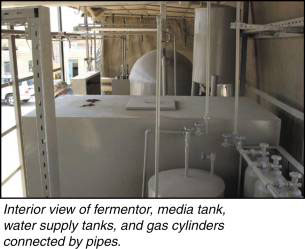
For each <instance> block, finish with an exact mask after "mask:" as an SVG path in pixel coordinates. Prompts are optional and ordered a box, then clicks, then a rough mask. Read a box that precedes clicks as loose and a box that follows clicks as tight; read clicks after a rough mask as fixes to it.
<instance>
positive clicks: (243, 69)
mask: <svg viewBox="0 0 305 249" xmlns="http://www.w3.org/2000/svg"><path fill="white" fill-rule="evenodd" d="M248 17H249V1H246V2H243V22H244V23H248ZM254 40H255V39H254ZM247 48H248V36H247V35H243V36H242V43H241V64H240V95H241V96H243V95H245V92H246V72H247V53H248V52H247Z"/></svg>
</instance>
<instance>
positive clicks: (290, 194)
mask: <svg viewBox="0 0 305 249" xmlns="http://www.w3.org/2000/svg"><path fill="white" fill-rule="evenodd" d="M289 176H290V177H291V181H290V182H288V184H287V185H286V188H284V190H283V191H282V192H283V195H284V196H283V197H287V198H303V196H302V192H301V190H300V189H299V188H300V187H302V183H299V179H301V178H302V175H301V174H300V173H298V172H290V173H289Z"/></svg>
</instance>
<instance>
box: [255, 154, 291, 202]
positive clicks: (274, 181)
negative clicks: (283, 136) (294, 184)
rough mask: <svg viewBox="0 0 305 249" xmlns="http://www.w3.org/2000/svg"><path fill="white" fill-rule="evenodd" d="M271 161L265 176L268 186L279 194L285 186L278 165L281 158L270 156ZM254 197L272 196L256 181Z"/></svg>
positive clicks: (285, 182)
mask: <svg viewBox="0 0 305 249" xmlns="http://www.w3.org/2000/svg"><path fill="white" fill-rule="evenodd" d="M271 159H272V160H273V162H272V164H271V165H270V168H271V170H270V171H269V172H268V174H266V175H265V176H266V178H267V179H268V181H269V184H271V185H273V186H274V187H275V188H276V189H277V190H278V192H279V193H280V192H281V191H282V189H283V188H284V187H285V186H287V180H286V179H285V177H284V176H283V175H282V172H281V168H282V166H281V165H280V164H279V162H280V160H281V159H282V157H281V156H278V155H273V156H271ZM254 197H255V198H272V197H273V196H272V194H271V193H270V191H269V190H268V189H267V188H266V186H265V185H264V184H263V182H262V181H261V180H259V179H257V180H256V182H255V185H254Z"/></svg>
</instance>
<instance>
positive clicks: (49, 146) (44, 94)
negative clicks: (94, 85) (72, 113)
mask: <svg viewBox="0 0 305 249" xmlns="http://www.w3.org/2000/svg"><path fill="white" fill-rule="evenodd" d="M1 14H2V19H1V23H2V24H9V25H15V24H17V23H23V24H24V23H27V25H28V31H29V35H30V38H31V40H32V56H33V58H32V60H33V75H34V86H35V99H36V101H35V104H36V125H37V138H38V147H39V163H40V171H41V172H40V173H41V179H42V183H43V191H44V196H45V197H57V196H59V195H60V186H59V174H58V170H59V166H58V157H57V132H56V119H55V105H54V94H53V92H54V88H53V72H52V50H51V47H52V44H51V42H52V39H51V32H50V17H49V9H48V8H46V7H35V8H15V9H2V11H1ZM11 39H14V38H13V37H12V38H11ZM11 45H12V46H11V49H10V50H11V52H13V50H14V43H13V42H11ZM13 63H14V64H15V65H16V68H14V69H13V70H15V72H17V61H16V59H14V61H13ZM15 72H14V73H15ZM13 76H14V75H13ZM17 81H18V77H16V75H15V76H14V82H15V83H16V82H17ZM14 85H15V88H16V89H18V87H16V86H18V84H14ZM17 91H18V90H17ZM15 92H16V90H15ZM15 102H16V104H15V109H18V108H19V109H20V103H18V99H17V101H15ZM17 119H19V122H20V124H17V127H18V130H19V132H20V135H21V136H20V137H21V139H22V131H21V129H20V128H21V127H22V126H21V113H20V115H19V117H16V120H17ZM17 122H18V120H17ZM19 125H20V127H19ZM19 147H20V148H19V150H22V149H23V147H22V146H19Z"/></svg>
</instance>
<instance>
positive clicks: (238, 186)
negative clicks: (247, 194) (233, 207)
mask: <svg viewBox="0 0 305 249" xmlns="http://www.w3.org/2000/svg"><path fill="white" fill-rule="evenodd" d="M241 168H242V156H241V154H239V164H238V182H237V197H240V192H241V191H240V188H241Z"/></svg>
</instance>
